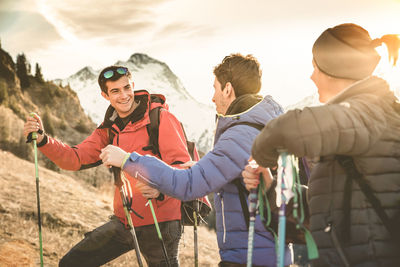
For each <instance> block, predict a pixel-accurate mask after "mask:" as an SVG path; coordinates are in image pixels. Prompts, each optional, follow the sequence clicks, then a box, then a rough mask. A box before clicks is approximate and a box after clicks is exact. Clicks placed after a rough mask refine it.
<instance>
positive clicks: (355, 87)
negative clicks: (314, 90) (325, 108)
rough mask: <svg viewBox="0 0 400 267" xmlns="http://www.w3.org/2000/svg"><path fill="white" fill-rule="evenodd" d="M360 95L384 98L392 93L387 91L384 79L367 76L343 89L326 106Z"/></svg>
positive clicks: (387, 87)
mask: <svg viewBox="0 0 400 267" xmlns="http://www.w3.org/2000/svg"><path fill="white" fill-rule="evenodd" d="M362 94H374V95H375V96H377V97H384V96H388V94H391V95H393V92H391V91H390V90H389V85H388V83H387V82H386V81H385V80H384V79H382V78H379V77H376V76H369V77H367V78H365V79H363V80H360V81H357V82H355V83H353V84H352V85H350V86H349V87H347V88H346V89H344V90H343V91H341V92H340V93H339V94H337V95H336V96H335V97H333V98H332V99H330V100H329V101H328V102H327V104H338V103H341V102H343V101H344V100H347V99H349V98H351V97H353V96H357V95H362Z"/></svg>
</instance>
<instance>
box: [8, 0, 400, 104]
mask: <svg viewBox="0 0 400 267" xmlns="http://www.w3.org/2000/svg"><path fill="white" fill-rule="evenodd" d="M347 22H352V23H357V24H359V25H361V26H363V27H364V28H365V29H367V30H368V31H369V32H370V34H371V37H372V38H378V37H381V36H382V35H383V34H388V33H391V34H392V33H395V34H398V33H400V0H351V1H349V0H332V1H324V0H302V1H299V0H282V1H269V0H259V1H256V0H246V1H244V0H241V1H239V0H201V1H198V0H191V1H189V0H151V1H150V0H107V1H104V0H84V1H82V0H64V1H54V0H17V1H16V0H1V1H0V39H1V45H2V48H3V49H4V50H6V51H7V52H9V53H10V54H11V56H12V57H13V58H14V60H15V57H16V55H17V54H19V53H25V55H26V56H27V58H28V60H29V61H30V63H31V64H32V66H34V64H35V63H36V62H37V63H39V65H40V66H41V67H42V72H43V75H44V77H45V78H46V79H49V80H50V79H56V78H66V77H68V76H70V75H72V74H74V73H76V72H77V71H79V70H80V69H82V68H83V67H85V66H91V67H93V68H94V69H102V68H103V67H106V66H108V65H112V64H114V63H115V62H116V61H118V60H123V61H125V60H127V59H128V58H129V57H130V56H131V55H132V54H134V53H146V54H148V55H149V56H151V57H153V58H155V59H157V60H160V61H163V62H165V63H166V64H167V65H168V66H169V67H170V68H171V70H172V71H173V72H174V73H175V74H176V75H177V76H178V77H179V78H180V79H181V81H182V83H183V85H184V86H185V88H186V89H187V90H188V91H189V93H190V94H191V95H193V96H194V97H195V98H196V99H198V100H199V101H200V102H202V103H206V104H209V103H211V98H212V95H213V90H214V89H213V81H214V76H213V73H212V71H213V68H214V66H216V65H217V64H219V63H220V62H221V61H222V59H223V58H224V57H225V56H226V55H229V54H231V53H237V52H239V53H242V54H252V55H254V56H255V57H256V58H257V59H258V60H259V62H260V64H261V67H262V70H263V80H262V82H263V85H262V90H261V94H263V95H266V94H270V95H272V96H273V97H274V98H275V99H277V100H278V102H280V103H281V104H282V105H284V106H286V105H289V104H293V103H295V102H298V101H300V100H301V99H302V98H304V97H306V96H309V95H312V94H314V93H315V92H316V88H315V86H314V84H313V83H312V82H311V80H310V79H309V77H310V75H311V73H312V63H311V60H312V54H311V48H312V45H313V43H314V41H315V40H316V38H318V36H319V35H320V34H321V33H322V32H323V31H324V30H325V29H327V28H329V27H333V26H335V25H338V24H341V23H347ZM382 53H384V52H382ZM385 59H386V58H385ZM133 75H134V73H133ZM392 77H400V72H399V69H397V70H396V73H395V74H393V73H392ZM399 79H400V78H399ZM399 84H400V82H399Z"/></svg>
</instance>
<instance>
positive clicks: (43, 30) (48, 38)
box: [0, 10, 61, 53]
mask: <svg viewBox="0 0 400 267" xmlns="http://www.w3.org/2000/svg"><path fill="white" fill-rule="evenodd" d="M0 35H1V38H2V41H3V43H4V44H7V43H9V44H12V46H11V45H10V48H9V51H10V52H16V53H19V52H26V53H29V52H31V51H34V50H36V49H43V48H46V47H47V46H49V45H51V43H53V42H56V41H59V40H61V37H60V35H59V34H58V33H57V31H56V29H55V28H54V27H53V25H51V24H50V23H49V22H48V21H47V20H46V19H45V18H44V17H43V16H42V15H40V14H38V13H33V12H23V11H10V12H9V11H1V10H0Z"/></svg>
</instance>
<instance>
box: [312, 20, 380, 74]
mask: <svg viewBox="0 0 400 267" xmlns="http://www.w3.org/2000/svg"><path fill="white" fill-rule="evenodd" d="M377 45H380V44H379V43H376V42H375V40H371V37H370V36H369V33H368V31H366V30H365V29H364V28H362V27H361V26H358V25H356V24H352V23H346V24H341V25H338V26H335V27H333V28H329V29H327V30H325V31H324V32H323V33H322V34H321V35H320V36H319V37H318V39H317V40H316V41H315V43H314V46H313V49H312V52H313V56H314V62H315V64H316V65H317V66H318V68H319V69H320V70H321V71H322V72H324V73H326V74H328V75H329V76H332V77H336V78H345V79H352V80H362V79H364V78H366V77H368V76H370V75H371V74H372V72H373V71H374V69H375V68H376V66H377V64H378V62H379V60H380V56H379V54H378V53H377V52H376V50H375V47H376V46H377Z"/></svg>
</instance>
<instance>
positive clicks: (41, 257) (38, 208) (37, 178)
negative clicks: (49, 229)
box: [28, 113, 43, 267]
mask: <svg viewBox="0 0 400 267" xmlns="http://www.w3.org/2000/svg"><path fill="white" fill-rule="evenodd" d="M29 115H30V116H31V117H33V118H34V117H35V113H30V114H29ZM31 138H32V141H33V150H34V155H35V176H36V203H37V211H38V227H39V250H40V266H41V267H43V246H42V219H41V217H40V194H39V166H38V157H37V143H36V140H37V133H36V132H32V133H31ZM28 140H30V138H29V137H28Z"/></svg>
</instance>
